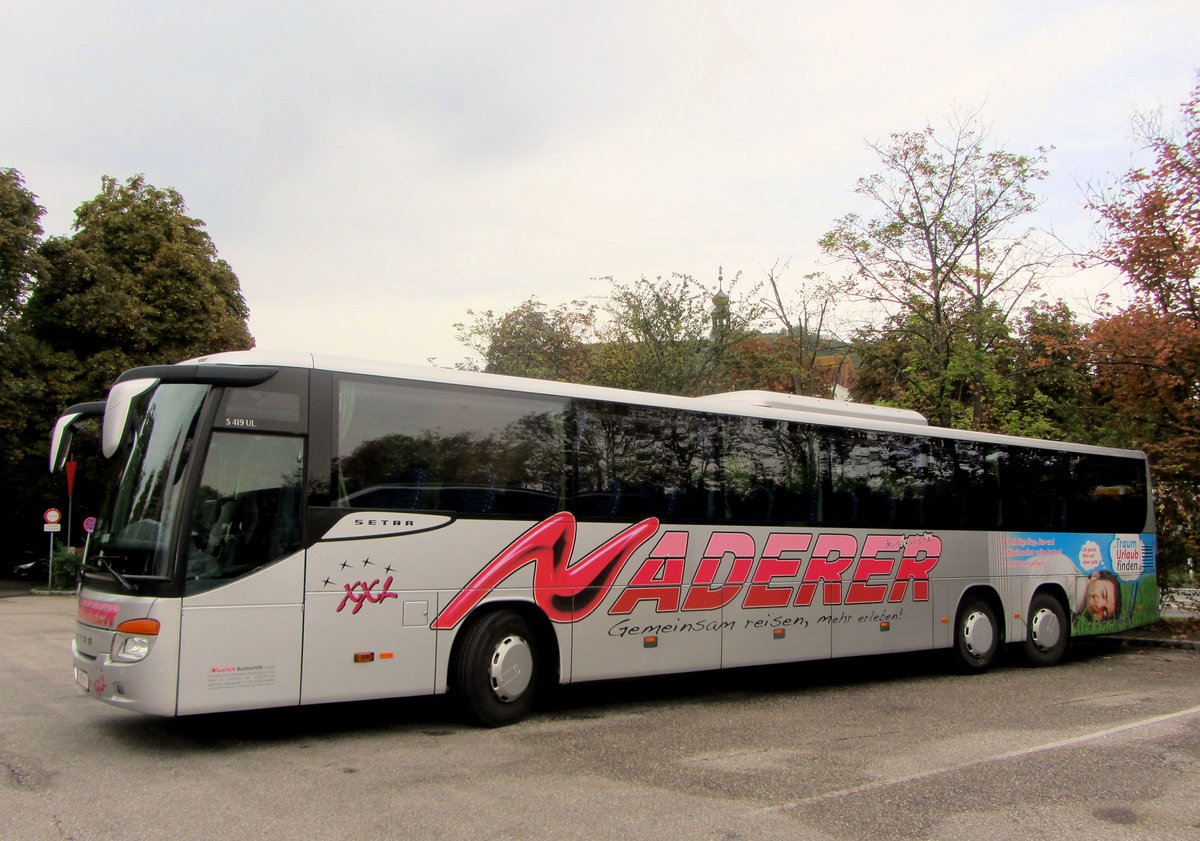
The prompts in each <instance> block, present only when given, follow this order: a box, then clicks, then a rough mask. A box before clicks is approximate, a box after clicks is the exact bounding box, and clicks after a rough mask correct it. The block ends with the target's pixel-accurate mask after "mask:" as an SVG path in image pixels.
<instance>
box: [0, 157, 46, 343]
mask: <svg viewBox="0 0 1200 841" xmlns="http://www.w3.org/2000/svg"><path fill="white" fill-rule="evenodd" d="M45 212H46V210H45V208H43V207H41V206H40V205H39V204H38V203H37V197H36V196H35V195H33V193H31V192H29V190H27V189H25V181H24V179H23V178H22V177H21V173H19V172H17V171H16V170H15V169H12V168H9V169H0V331H4V330H7V328H8V326H9V325H10V324H11V323H12V322H13V321H15V319H16V317H17V315H18V314H19V313H20V311H21V307H22V305H23V304H24V302H25V296H26V294H27V293H28V291H29V284H30V282H31V278H32V275H33V270H34V265H35V262H36V255H37V246H38V244H39V243H40V242H41V236H42V225H41V219H42V214H44V213H45Z"/></svg>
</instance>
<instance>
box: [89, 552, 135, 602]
mask: <svg viewBox="0 0 1200 841" xmlns="http://www.w3.org/2000/svg"><path fill="white" fill-rule="evenodd" d="M96 562H97V563H99V564H100V565H101V566H102V567H104V568H105V569H106V570H108V571H109V572H110V573H112V577H113V578H115V579H117V583H118V584H120V585H121V586H122V587H124V588H125V592H127V593H136V592H137V590H138V588H137V585H136V584H130V583H129V581H128V580H126V578H125V576H123V575H121V573H119V572H117V570H116V567H114V566H113V565H112V564H110V563H109V562H108V558H106V557H104V555H103V554H100V555H97V556H96Z"/></svg>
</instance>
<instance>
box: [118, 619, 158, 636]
mask: <svg viewBox="0 0 1200 841" xmlns="http://www.w3.org/2000/svg"><path fill="white" fill-rule="evenodd" d="M158 628H159V624H158V620H157V619H126V620H125V621H124V622H122V623H121V624H120V625H118V626H117V633H119V634H133V635H135V636H139V637H156V636H158Z"/></svg>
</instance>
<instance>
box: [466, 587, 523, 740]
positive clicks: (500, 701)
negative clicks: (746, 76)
mask: <svg viewBox="0 0 1200 841" xmlns="http://www.w3.org/2000/svg"><path fill="white" fill-rule="evenodd" d="M462 633H463V639H462V641H461V645H460V647H459V649H458V654H457V656H456V657H455V660H454V663H453V666H452V669H451V677H452V679H453V683H452V686H451V690H452V692H453V693H454V695H455V697H456V698H457V700H458V703H459V705H460V707H461V708H462V710H463V712H465V713H466V715H467V716H468V717H469V718H470V719H472V720H473V721H475V722H477V723H479V724H482V725H484V726H486V727H503V726H504V725H506V724H512V723H514V722H517V721H520V720H521V719H522V718H524V717H525V716H527V715H528V714H529V711H530V710H531V709H532V708H533V702H534V696H535V695H536V694H537V684H538V656H539V651H538V647H537V641H536V639H535V637H534V634H533V630H532V629H531V628H530V627H529V623H528V622H526V621H525V619H524V618H523V617H522V616H521V615H520V614H518V613H515V612H513V611H511V610H498V611H496V612H494V613H489V614H487V615H485V616H483V617H481V618H480V619H479V620H477V621H475V622H473V623H471V624H470V625H469V626H468V627H467V628H465V629H464V630H463V632H462Z"/></svg>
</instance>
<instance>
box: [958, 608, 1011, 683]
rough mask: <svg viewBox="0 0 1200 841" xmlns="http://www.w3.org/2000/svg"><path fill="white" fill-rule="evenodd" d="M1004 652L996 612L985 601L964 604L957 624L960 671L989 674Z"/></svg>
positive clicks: (959, 611)
mask: <svg viewBox="0 0 1200 841" xmlns="http://www.w3.org/2000/svg"><path fill="white" fill-rule="evenodd" d="M999 648H1000V625H999V623H997V622H996V612H995V610H993V609H992V606H991V604H990V603H988V602H987V601H985V600H984V599H979V598H972V599H970V600H968V601H966V602H964V603H963V605H962V606H961V607H960V608H959V610H958V618H957V619H956V620H955V623H954V661H955V665H957V666H958V669H959V671H962V672H966V673H969V674H974V673H978V672H984V671H987V669H988V667H989V666H991V665H992V661H993V660H994V659H995V657H996V652H997V651H998V650H999Z"/></svg>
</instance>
